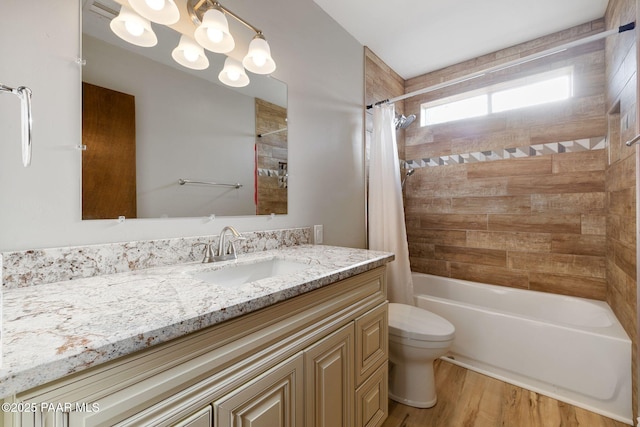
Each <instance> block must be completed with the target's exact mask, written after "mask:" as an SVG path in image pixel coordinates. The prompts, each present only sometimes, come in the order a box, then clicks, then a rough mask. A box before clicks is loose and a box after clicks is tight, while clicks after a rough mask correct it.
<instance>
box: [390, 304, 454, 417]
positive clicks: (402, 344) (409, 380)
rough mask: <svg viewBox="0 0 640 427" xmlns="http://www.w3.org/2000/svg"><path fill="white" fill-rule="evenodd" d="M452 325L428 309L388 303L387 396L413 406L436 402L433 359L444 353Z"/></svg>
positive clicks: (429, 404) (450, 341)
mask: <svg viewBox="0 0 640 427" xmlns="http://www.w3.org/2000/svg"><path fill="white" fill-rule="evenodd" d="M454 333H455V327H454V326H453V325H452V324H451V323H450V322H449V321H447V320H446V319H444V318H442V317H440V316H438V315H437V314H434V313H431V312H429V311H427V310H424V309H421V308H418V307H414V306H412V305H406V304H396V303H391V304H389V353H390V354H389V356H390V357H389V358H390V360H391V369H390V371H389V397H390V398H391V399H393V400H395V401H396V402H400V403H402V404H404V405H409V406H413V407H416V408H431V407H432V406H434V405H435V404H436V401H437V397H436V387H435V380H434V376H433V362H434V361H435V360H436V359H437V358H438V357H440V356H444V355H445V354H446V353H447V351H448V350H449V347H451V343H452V342H453V336H454Z"/></svg>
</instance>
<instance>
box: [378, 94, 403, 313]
mask: <svg viewBox="0 0 640 427" xmlns="http://www.w3.org/2000/svg"><path fill="white" fill-rule="evenodd" d="M394 117H395V109H394V106H393V105H384V104H383V105H379V106H376V107H374V108H373V136H372V138H371V146H370V154H369V155H370V162H369V248H370V249H372V250H380V251H387V252H393V253H394V254H395V260H394V261H392V262H391V263H389V264H387V286H388V291H389V300H390V301H391V302H399V303H405V304H412V300H413V296H412V295H413V283H412V281H411V267H410V265H409V247H408V245H407V229H406V226H405V222H404V207H403V204H402V186H401V183H400V162H399V159H398V145H397V142H396V129H395V126H394V121H393V120H394Z"/></svg>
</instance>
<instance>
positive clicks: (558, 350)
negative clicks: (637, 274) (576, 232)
mask: <svg viewBox="0 0 640 427" xmlns="http://www.w3.org/2000/svg"><path fill="white" fill-rule="evenodd" d="M413 286H414V297H415V303H416V305H417V306H418V307H422V308H424V309H426V310H429V311H431V312H433V313H436V314H438V315H440V316H442V317H444V318H446V319H447V320H449V321H450V322H451V323H453V325H454V326H455V328H456V335H455V339H454V342H453V345H452V348H451V355H450V356H448V357H449V358H448V359H447V360H449V361H451V362H453V363H456V364H458V365H461V366H464V367H465V368H468V369H472V370H474V371H478V372H481V373H483V374H486V375H489V376H492V377H495V378H498V379H501V380H503V381H506V382H509V383H512V384H515V385H518V386H521V387H524V388H527V389H529V390H533V391H535V392H538V393H541V394H544V395H547V396H550V397H553V398H555V399H558V400H561V401H564V402H567V403H570V404H572V405H575V406H579V407H582V408H585V409H588V410H590V411H593V412H597V413H599V414H602V415H605V416H607V417H610V418H614V419H616V420H618V421H622V422H625V423H627V424H633V423H632V410H631V340H629V337H628V336H627V334H626V333H625V331H624V330H623V328H622V326H621V325H620V323H619V322H618V319H617V318H616V316H615V315H614V314H613V312H612V311H611V309H610V308H609V306H608V305H607V304H606V303H604V302H602V301H595V300H589V299H584V298H576V297H567V296H562V295H554V294H548V293H544V292H535V291H527V290H521V289H513V288H506V287H502V286H493V285H485V284H480V283H475V282H468V281H465V280H457V279H449V278H446V277H440V276H432V275H429V274H422V273H413ZM445 357H447V356H445Z"/></svg>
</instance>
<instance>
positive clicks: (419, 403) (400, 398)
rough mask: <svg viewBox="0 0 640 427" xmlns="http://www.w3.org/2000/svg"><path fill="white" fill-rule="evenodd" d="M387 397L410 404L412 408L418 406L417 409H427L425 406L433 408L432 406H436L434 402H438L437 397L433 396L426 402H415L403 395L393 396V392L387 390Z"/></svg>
mask: <svg viewBox="0 0 640 427" xmlns="http://www.w3.org/2000/svg"><path fill="white" fill-rule="evenodd" d="M389 399H391V400H393V401H395V402H398V403H402V404H403V405H407V406H411V407H414V408H419V409H427V408H433V407H434V406H436V403H438V397H437V396H436V397H434V398H433V400H430V401H427V402H417V401H415V400H409V399H405V398H403V397H398V396H394V394H393V393H391V392H389Z"/></svg>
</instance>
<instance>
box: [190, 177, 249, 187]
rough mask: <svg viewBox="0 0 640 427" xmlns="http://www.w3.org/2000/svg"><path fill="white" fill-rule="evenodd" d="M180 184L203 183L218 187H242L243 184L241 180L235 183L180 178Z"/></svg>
mask: <svg viewBox="0 0 640 427" xmlns="http://www.w3.org/2000/svg"><path fill="white" fill-rule="evenodd" d="M178 184H180V185H185V184H203V185H214V186H216V187H232V188H240V187H242V184H240V183H239V182H236V183H235V184H219V183H217V182H207V181H194V180H191V179H182V178H180V179H178Z"/></svg>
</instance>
